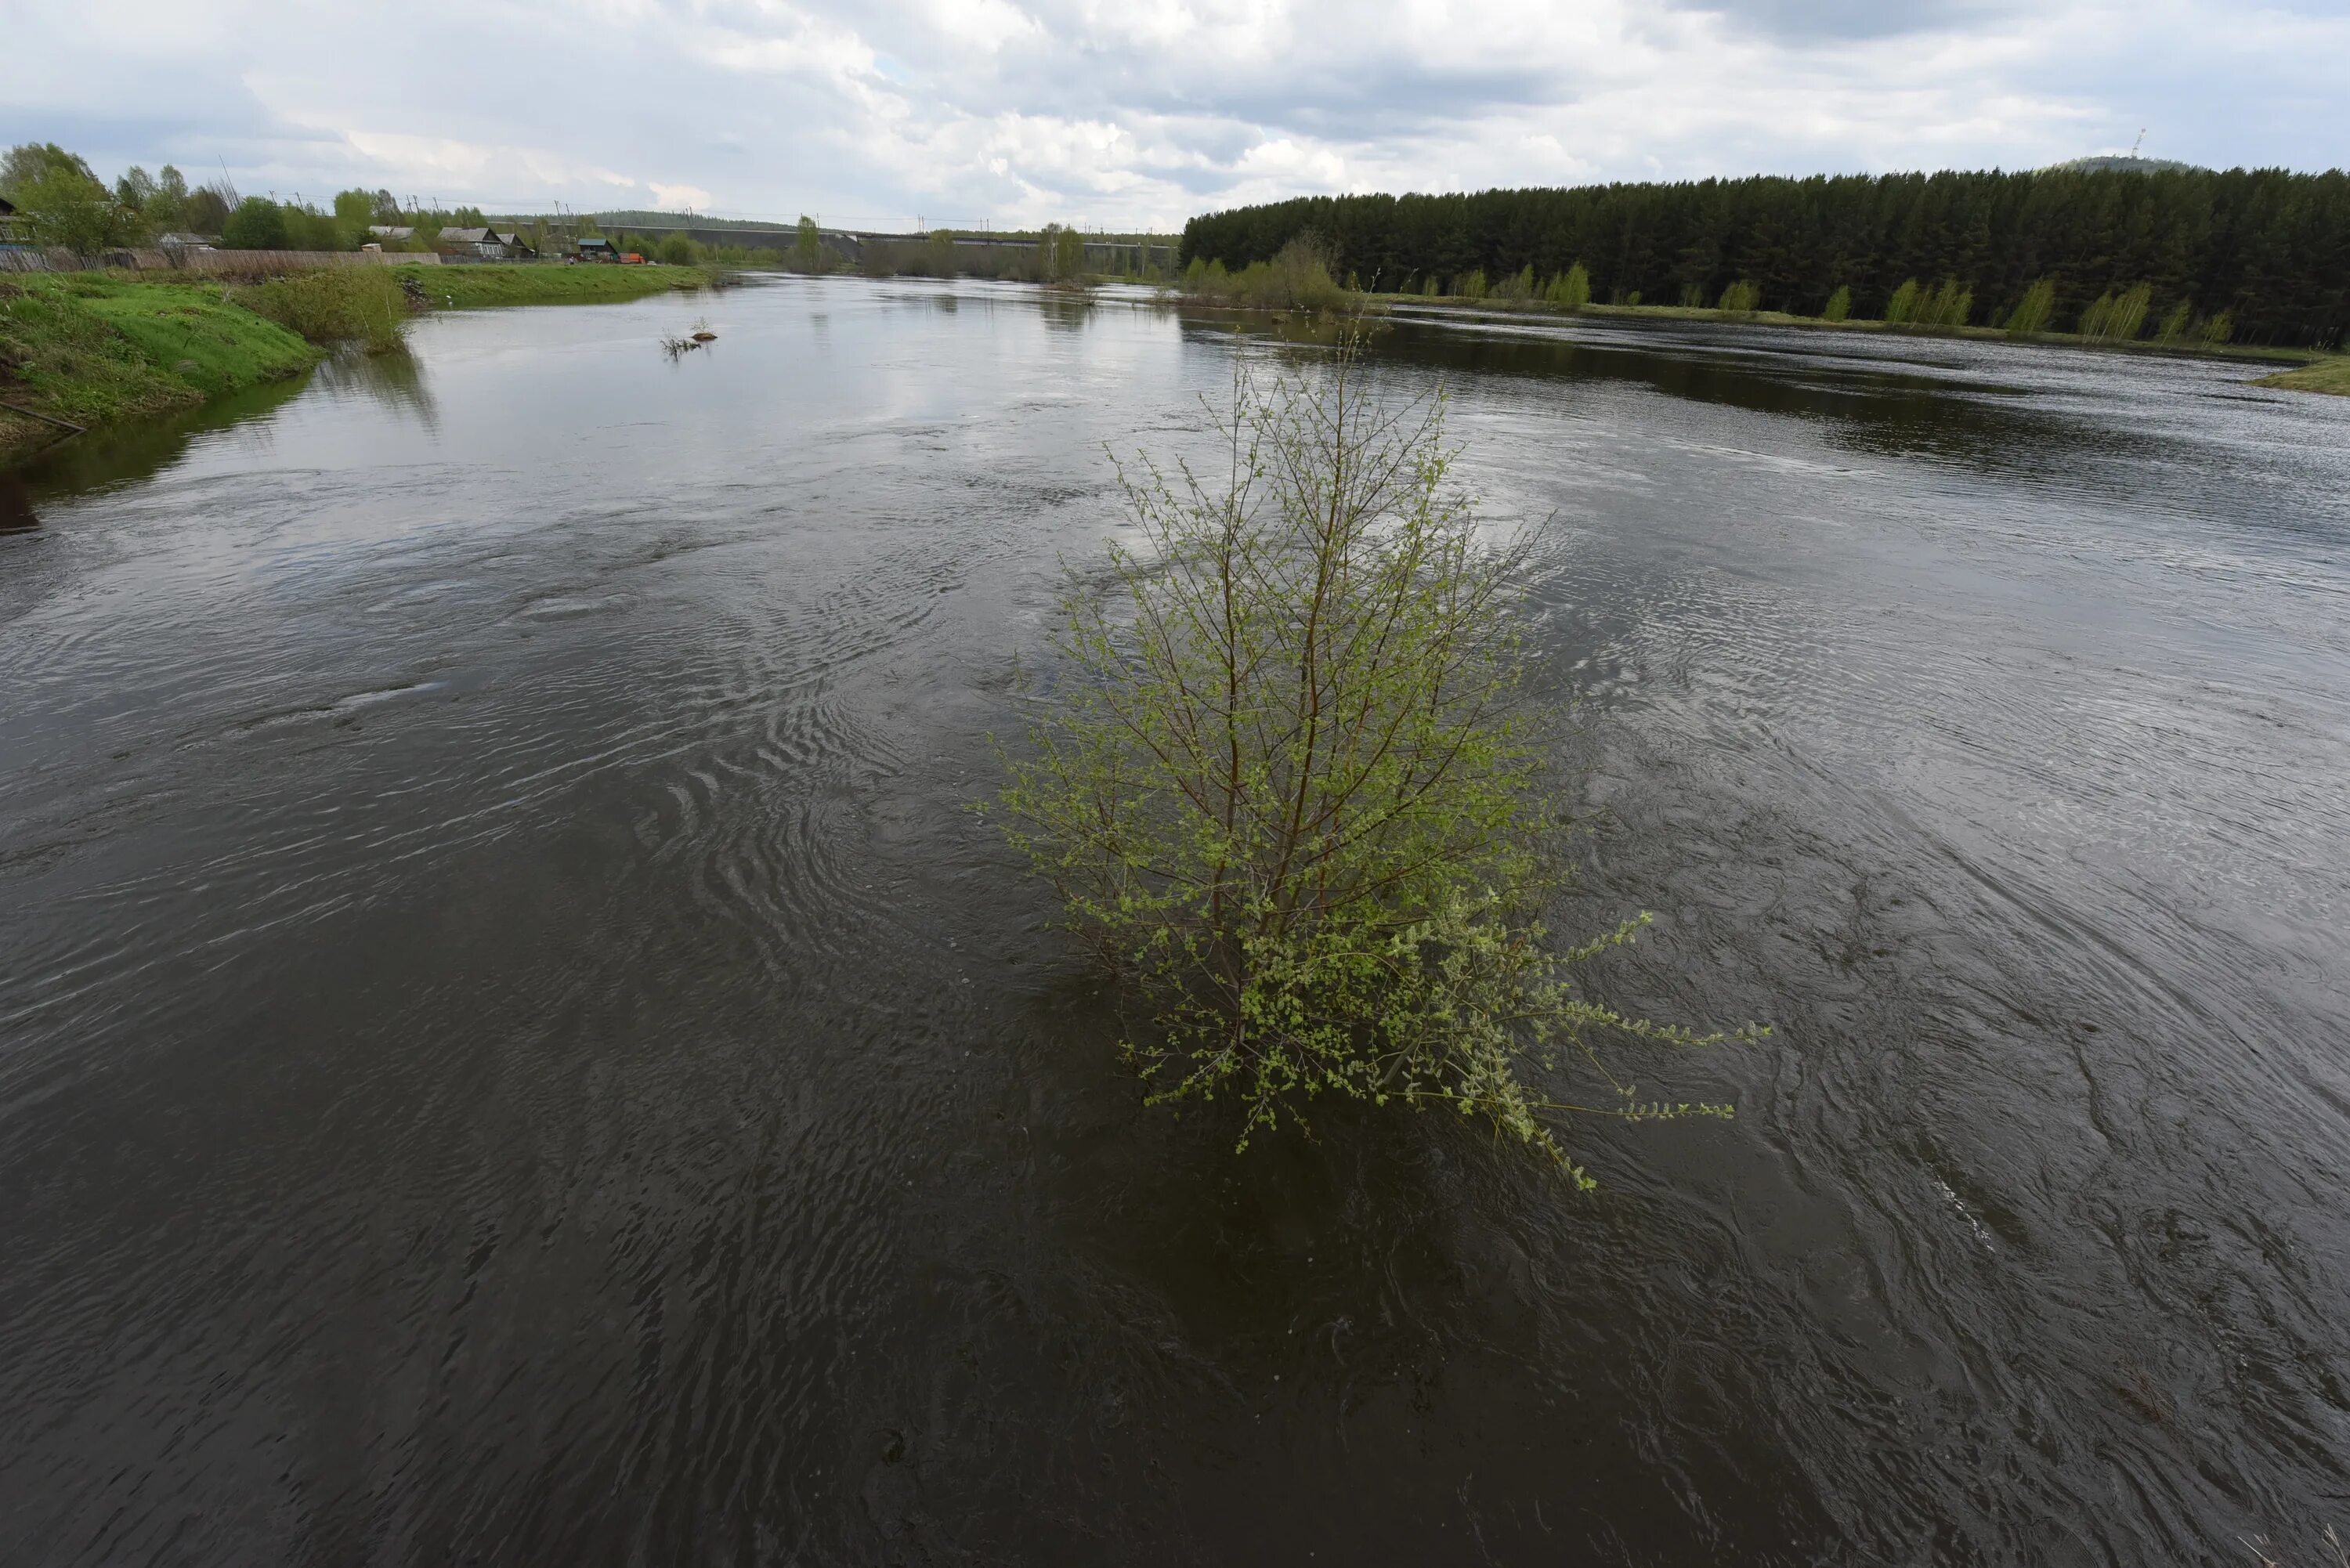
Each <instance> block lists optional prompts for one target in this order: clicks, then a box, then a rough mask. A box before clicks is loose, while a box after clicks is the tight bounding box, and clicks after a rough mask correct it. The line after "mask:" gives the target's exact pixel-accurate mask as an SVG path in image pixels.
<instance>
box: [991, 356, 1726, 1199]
mask: <svg viewBox="0 0 2350 1568" xmlns="http://www.w3.org/2000/svg"><path fill="white" fill-rule="evenodd" d="M1442 416H1443V404H1442V400H1441V397H1438V398H1436V399H1434V400H1428V401H1422V402H1418V403H1413V404H1409V405H1405V406H1403V407H1400V408H1399V407H1396V406H1394V405H1392V404H1385V403H1382V402H1380V401H1379V400H1376V399H1374V398H1373V397H1372V396H1371V395H1370V394H1369V390H1368V389H1367V387H1366V386H1365V384H1364V376H1363V373H1362V369H1361V362H1360V359H1359V349H1358V346H1357V345H1354V344H1349V345H1347V347H1345V348H1342V349H1341V351H1340V352H1339V353H1338V354H1337V356H1336V358H1335V359H1334V360H1333V361H1332V362H1331V363H1329V364H1328V366H1327V367H1326V369H1324V370H1323V372H1322V373H1321V374H1319V375H1318V376H1312V377H1309V378H1307V379H1303V380H1289V379H1284V380H1277V381H1275V382H1274V383H1273V384H1272V385H1271V386H1270V388H1268V389H1260V388H1259V387H1258V385H1257V384H1256V383H1255V382H1254V381H1253V380H1252V379H1250V378H1249V377H1247V376H1246V375H1245V374H1243V375H1242V376H1241V377H1240V379H1238V380H1237V382H1236V385H1235V389H1234V400H1233V407H1232V411H1231V413H1230V415H1229V417H1226V418H1222V419H1221V420H1220V421H1219V424H1220V429H1221V431H1222V435H1223V437H1224V438H1225V442H1226V452H1227V458H1228V462H1229V472H1228V473H1227V474H1225V475H1224V476H1223V478H1222V483H1218V484H1215V485H1212V486H1211V485H1210V484H1209V483H1204V482H1202V481H1201V479H1200V478H1199V477H1198V476H1197V475H1196V474H1194V473H1193V472H1192V471H1191V470H1190V469H1189V468H1188V467H1182V468H1179V469H1178V470H1177V472H1176V473H1175V474H1173V475H1170V474H1168V473H1166V472H1162V471H1160V470H1159V469H1158V468H1157V467H1155V466H1152V465H1150V464H1149V463H1148V462H1145V463H1144V464H1143V465H1142V466H1141V467H1140V468H1139V469H1138V470H1132V471H1127V472H1122V473H1121V479H1122V481H1123V483H1125V488H1126V494H1127V499H1128V505H1129V509H1130V513H1131V519H1132V522H1133V523H1134V524H1135V525H1136V527H1137V529H1138V531H1139V544H1138V545H1137V546H1136V547H1135V548H1133V549H1128V548H1127V547H1124V546H1119V545H1113V546H1112V547H1111V550H1110V554H1109V559H1108V563H1107V568H1108V569H1107V578H1106V579H1101V578H1097V584H1096V586H1087V584H1086V583H1085V582H1084V581H1083V580H1082V579H1073V584H1072V587H1071V588H1070V590H1069V591H1068V593H1067V595H1066V597H1065V599H1064V602H1063V606H1062V612H1063V613H1062V618H1061V620H1060V624H1059V628H1058V630H1057V633H1056V634H1055V639H1054V640H1055V649H1056V651H1057V652H1058V653H1059V654H1060V655H1061V657H1062V659H1064V660H1065V661H1066V665H1065V671H1066V673H1065V678H1064V679H1062V680H1058V681H1056V683H1055V684H1056V687H1057V688H1058V691H1059V697H1058V701H1056V702H1055V705H1054V706H1053V708H1052V710H1051V711H1049V712H1048V713H1047V714H1046V716H1045V717H1044V718H1043V719H1042V720H1041V721H1040V722H1037V723H1036V724H1035V726H1034V727H1033V729H1032V731H1031V734H1030V745H1029V749H1028V753H1027V754H1026V756H1025V757H1024V758H1023V759H1021V760H1018V761H1015V762H1013V763H1010V764H1009V774H1010V777H1009V781H1008V783H1007V784H1006V786H1005V788H1004V790H1003V795H1002V797H1001V801H1000V803H999V805H1000V810H1001V814H1002V818H1003V823H1004V826H1005V828H1006V830H1007V832H1008V835H1009V836H1010V838H1011V840H1012V842H1013V844H1014V846H1017V847H1018V848H1020V849H1021V850H1023V851H1024V852H1025V853H1026V854H1027V855H1028V856H1029V857H1031V858H1032V860H1033V862H1034V864H1035V867H1036V868H1037V869H1038V870H1039V871H1040V872H1041V873H1042V874H1043V875H1044V876H1045V877H1048V878H1050V879H1051V881H1052V882H1053V884H1054V885H1055V888H1057V889H1058V891H1059V892H1060V894H1061V896H1062V898H1064V900H1065V901H1066V909H1067V915H1068V919H1069V923H1070V924H1071V926H1072V927H1073V928H1074V929H1076V930H1077V931H1079V932H1080V933H1082V934H1083V935H1084V936H1085V937H1086V938H1087V939H1088V940H1090V941H1091V943H1092V944H1093V945H1094V946H1095V947H1096V948H1097V950H1098V951H1099V953H1100V954H1101V955H1102V957H1103V958H1104V959H1106V960H1107V961H1108V962H1109V963H1110V964H1111V965H1113V966H1114V967H1115V969H1116V970H1117V971H1118V972H1119V973H1120V974H1121V975H1122V976H1123V977H1124V978H1125V980H1126V981H1128V984H1129V985H1130V986H1131V988H1132V994H1134V995H1136V996H1138V997H1139V998H1140V999H1141V1000H1142V1001H1144V1002H1146V1003H1147V1018H1148V1022H1147V1025H1146V1026H1145V1027H1144V1028H1142V1029H1140V1030H1139V1031H1137V1032H1135V1033H1133V1035H1132V1036H1131V1037H1130V1038H1129V1039H1128V1041H1127V1042H1125V1043H1124V1049H1125V1051H1126V1052H1127V1054H1128V1058H1129V1060H1130V1061H1131V1062H1132V1063H1133V1064H1135V1065H1136V1066H1137V1067H1138V1068H1139V1071H1140V1073H1141V1074H1142V1075H1143V1077H1144V1079H1145V1081H1146V1082H1147V1083H1148V1084H1149V1085H1150V1086H1151V1095H1150V1098H1151V1100H1152V1101H1153V1102H1154V1103H1159V1102H1178V1101H1183V1100H1187V1099H1193V1098H1197V1099H1201V1100H1212V1099H1215V1098H1217V1097H1219V1096H1229V1097H1233V1098H1237V1099H1238V1100H1240V1102H1241V1104H1242V1106H1243V1111H1244V1116H1243V1127H1242V1131H1241V1143H1242V1145H1243V1147H1245V1146H1246V1144H1247V1141H1248V1138H1249V1137H1250V1136H1251V1135H1252V1134H1253V1133H1254V1132H1256V1131H1257V1130H1259V1129H1271V1128H1273V1127H1277V1126H1279V1125H1280V1124H1281V1122H1282V1121H1283V1119H1284V1116H1286V1117H1288V1118H1290V1119H1292V1120H1295V1119H1296V1117H1297V1116H1298V1115H1299V1114H1300V1112H1301V1110H1302V1108H1303V1105H1304V1102H1305V1101H1307V1100H1310V1099H1312V1098H1313V1097H1315V1096H1318V1095H1325V1094H1344V1095H1349V1096H1359V1097H1362V1098H1367V1099H1369V1100H1373V1101H1376V1102H1378V1103H1380V1104H1388V1103H1391V1102H1392V1103H1399V1104H1402V1105H1406V1106H1451V1107H1452V1108H1454V1109H1456V1110H1458V1111H1460V1112H1461V1113H1462V1114H1463V1115H1481V1116H1485V1117H1487V1118H1489V1119H1490V1120H1491V1121H1492V1124H1493V1125H1494V1127H1496V1128H1498V1129H1503V1130H1506V1131H1507V1132H1509V1133H1510V1134H1512V1135H1513V1136H1514V1137H1517V1138H1519V1139H1521V1140H1523V1142H1525V1143H1527V1144H1530V1145H1533V1146H1534V1147H1537V1148H1539V1149H1541V1150H1542V1151H1543V1152H1544V1153H1545V1154H1546V1155H1548V1156H1549V1157H1551V1158H1555V1160H1556V1161H1557V1162H1558V1164H1559V1166H1560V1167H1561V1168H1563V1169H1565V1170H1566V1171H1567V1172H1568V1173H1570V1174H1571V1175H1572V1176H1573V1177H1574V1179H1575V1180H1576V1181H1577V1183H1578V1184H1581V1185H1585V1186H1588V1185H1589V1180H1588V1179H1587V1178H1586V1176H1585V1174H1584V1172H1583V1170H1582V1169H1581V1168H1580V1167H1578V1166H1576V1165H1575V1164H1574V1163H1573V1162H1572V1161H1571V1160H1570V1159H1569V1158H1568V1157H1567V1154H1566V1152H1565V1149H1564V1148H1563V1147H1561V1145H1560V1144H1559V1142H1558V1141H1557V1137H1556V1136H1555V1134H1556V1123H1557V1120H1558V1118H1560V1117H1561V1116H1568V1115H1572V1114H1574V1113H1576V1112H1580V1111H1592V1112H1595V1113H1596V1114H1602V1115H1608V1116H1627V1117H1633V1118H1638V1119H1650V1118H1662V1117H1670V1116H1690V1115H1707V1116H1728V1115H1729V1114H1730V1112H1729V1108H1728V1107H1727V1106H1712V1105H1664V1104H1648V1103H1642V1102H1641V1101H1639V1100H1638V1099H1637V1098H1636V1097H1635V1095H1634V1091H1633V1088H1632V1087H1631V1086H1630V1085H1627V1084H1626V1083H1624V1082H1622V1081H1621V1080H1620V1078H1618V1077H1617V1075H1615V1074H1613V1073H1612V1072H1611V1071H1610V1070H1609V1068H1608V1066H1607V1064H1606V1063H1605V1062H1604V1061H1603V1059H1602V1056H1601V1054H1600V1050H1599V1045H1600V1043H1601V1040H1602V1038H1603V1037H1604V1036H1605V1035H1607V1033H1615V1034H1617V1035H1630V1036H1634V1037H1637V1038H1638V1039H1641V1040H1645V1041H1649V1042H1654V1043H1659V1044H1673V1045H1694V1044H1711V1043H1712V1042H1714V1041H1717V1040H1720V1039H1722V1038H1725V1036H1721V1035H1700V1034H1694V1033H1690V1032H1689V1031H1686V1030H1682V1029H1679V1028H1674V1027H1670V1026H1668V1025H1663V1024H1659V1023H1650V1022H1648V1021H1647V1020H1645V1019H1638V1018H1631V1017H1627V1016H1624V1015H1622V1014H1620V1013H1618V1012H1614V1011H1612V1010H1610V1009H1608V1008H1607V1007H1605V1006H1602V1005H1600V1004H1599V1003H1598V1002H1594V1001H1592V1000H1590V999H1588V998H1586V997H1585V996H1583V995H1582V994H1580V993H1579V992H1577V991H1576V990H1575V988H1574V987H1573V986H1572V984H1571V983H1570V981H1569V980H1568V978H1567V977H1568V973H1569V971H1570V970H1571V969H1572V967H1573V966H1574V965H1575V963H1576V962H1578V961H1582V960H1586V959H1589V958H1591V957H1593V956H1595V955H1596V954H1598V953H1599V952H1601V951H1603V950H1607V949H1609V948H1613V947H1617V946H1620V945H1622V944H1624V943H1627V942H1629V941H1631V940H1632V939H1633V936H1634V934H1635V932H1636V931H1637V930H1638V929H1639V927H1640V926H1641V925H1643V924H1645V923H1646V920H1647V917H1646V916H1645V915H1643V916H1640V917H1638V918H1637V919H1631V920H1627V921H1625V922H1624V923H1623V924H1622V925H1620V926H1617V928H1616V929H1613V930H1611V931H1607V932H1605V933H1602V934H1600V935H1598V936H1597V937H1596V938H1594V939H1592V940H1588V941H1585V942H1583V943H1581V944H1579V945H1575V946H1569V947H1566V948H1564V949H1562V948H1560V947H1557V946H1555V945H1554V944H1553V943H1552V942H1551V940H1549V939H1548V937H1547V935H1546V933H1545V932H1544V928H1543V926H1542V924H1541V923H1540V921H1539V919H1538V918H1537V910H1538V909H1539V906H1540V904H1541V903H1542V901H1543V898H1544V894H1545V893H1546V892H1548V891H1550V890H1552V889H1553V888H1555V884H1556V881H1557V868H1558V867H1562V866H1564V865H1565V860H1564V858H1563V857H1561V856H1560V855H1559V854H1558V853H1557V852H1558V850H1559V848H1560V845H1559V842H1558V837H1559V835H1560V833H1561V832H1562V831H1563V829H1561V828H1560V827H1559V826H1557V825H1558V824H1559V823H1561V822H1562V821H1563V820H1564V819H1563V817H1562V815H1561V814H1560V812H1559V811H1558V810H1557V809H1556V807H1555V804H1554V803H1552V802H1550V801H1548V800H1547V799H1546V798H1545V796H1544V790H1543V787H1542V774H1543V767H1542V756H1543V748H1542V746H1541V744H1540V742H1541V740H1542V738H1543V735H1544V729H1545V717H1546V716H1545V714H1544V711H1543V710H1542V708H1541V706H1540V705H1539V704H1537V703H1534V702H1533V701H1530V699H1529V695H1528V692H1527V689H1526V680H1525V667H1524V660H1523V653H1522V648H1523V635H1524V634H1523V623H1522V620H1521V616H1520V610H1519V606H1518V596H1517V593H1516V590H1515V587H1514V584H1515V582H1516V581H1517V577H1518V571H1519V567H1520V566H1521V564H1522V559H1523V555H1522V552H1523V545H1521V546H1519V547H1517V548H1514V549H1501V548H1495V547H1492V546H1491V545H1487V544H1486V543H1484V534H1483V531H1482V528H1481V525H1480V524H1479V522H1478V519H1477V518H1476V516H1475V514H1474V513H1473V510H1472V508H1471V505H1470V504H1469V502H1468V501H1467V500H1466V498H1465V497H1463V496H1462V494H1461V492H1460V490H1459V488H1458V487H1457V486H1456V485H1455V484H1454V483H1452V481H1451V464H1452V453H1451V452H1450V451H1449V450H1448V449H1447V448H1446V446H1445V444H1444V436H1443V417H1442ZM1105 580H1106V582H1107V589H1106V590H1105V589H1104V588H1103V587H1100V586H1098V584H1099V583H1100V582H1102V581H1105ZM1569 1064H1578V1065H1581V1066H1584V1067H1586V1068H1587V1069H1589V1070H1590V1071H1591V1072H1592V1073H1593V1074H1595V1075H1596V1079H1597V1081H1598V1082H1599V1083H1600V1084H1602V1085H1606V1088H1605V1090H1603V1092H1602V1094H1600V1095H1598V1096H1592V1097H1593V1098H1596V1099H1597V1100H1599V1101H1601V1102H1602V1103H1601V1104H1598V1105H1596V1106H1586V1105H1583V1104H1580V1103H1574V1102H1571V1101H1568V1100H1563V1099H1561V1098H1558V1097H1556V1096H1555V1095H1554V1093H1553V1092H1552V1090H1551V1089H1550V1087H1549V1086H1548V1085H1549V1082H1550V1075H1553V1074H1555V1073H1556V1072H1557V1071H1559V1070H1560V1069H1561V1068H1562V1067H1564V1066H1566V1065H1569ZM1537 1072H1538V1073H1540V1074H1541V1075H1544V1076H1543V1077H1542V1078H1540V1079H1535V1078H1534V1076H1533V1075H1534V1074H1535V1073H1537Z"/></svg>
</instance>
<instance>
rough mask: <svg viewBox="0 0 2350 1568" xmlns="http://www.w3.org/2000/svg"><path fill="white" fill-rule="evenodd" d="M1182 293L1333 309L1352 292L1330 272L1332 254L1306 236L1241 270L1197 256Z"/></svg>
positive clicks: (1266, 306)
mask: <svg viewBox="0 0 2350 1568" xmlns="http://www.w3.org/2000/svg"><path fill="white" fill-rule="evenodd" d="M1183 292H1184V294H1185V295H1187V296H1190V297H1191V298H1193V299H1198V300H1201V301H1204V302H1206V303H1208V304H1211V305H1231V306H1243V307H1246V308H1249V309H1256V310H1330V309H1335V308H1336V307H1337V306H1341V305H1343V304H1345V303H1346V300H1347V291H1346V290H1345V289H1343V288H1340V287H1339V286H1338V285H1337V283H1336V281H1335V280H1334V279H1332V277H1331V276H1330V256H1329V252H1328V251H1327V250H1326V248H1325V247H1324V246H1323V245H1322V244H1321V243H1320V242H1319V241H1317V240H1315V238H1314V237H1313V236H1311V235H1306V234H1301V235H1299V236H1298V237H1297V238H1295V239H1294V240H1292V241H1290V242H1289V243H1288V244H1285V245H1284V246H1282V247H1281V253H1280V254H1278V255H1275V256H1274V258H1273V259H1272V260H1271V261H1269V262H1255V263H1252V264H1251V265H1248V266H1245V267H1243V268H1242V269H1241V270H1240V271H1238V272H1227V271H1226V270H1225V269H1224V265H1223V264H1222V262H1207V263H1202V262H1201V261H1200V260H1199V258H1197V257H1193V258H1192V261H1191V265H1190V266H1189V267H1187V268H1185V269H1184V272H1183Z"/></svg>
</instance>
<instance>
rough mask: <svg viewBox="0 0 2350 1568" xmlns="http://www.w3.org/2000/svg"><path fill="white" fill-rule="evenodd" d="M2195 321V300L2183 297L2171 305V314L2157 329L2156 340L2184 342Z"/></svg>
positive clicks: (2160, 341)
mask: <svg viewBox="0 0 2350 1568" xmlns="http://www.w3.org/2000/svg"><path fill="white" fill-rule="evenodd" d="M2194 321H2195V302H2194V301H2193V300H2191V299H2182V300H2180V301H2179V302H2178V304H2177V305H2174V306H2171V307H2170V314H2169V315H2168V316H2166V317H2163V318H2162V325H2161V326H2160V327H2157V328H2156V329H2155V334H2154V336H2155V340H2156V341H2157V342H2158V343H2184V342H2186V341H2187V337H2188V330H2189V327H2192V326H2193V325H2194Z"/></svg>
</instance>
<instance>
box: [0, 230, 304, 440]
mask: <svg viewBox="0 0 2350 1568" xmlns="http://www.w3.org/2000/svg"><path fill="white" fill-rule="evenodd" d="M233 292H234V291H233V290H232V289H229V288H226V287H224V286H222V285H219V284H198V283H185V282H178V283H149V282H145V281H141V280H137V279H130V278H116V277H108V276H102V275H91V274H80V273H73V274H29V275H20V276H17V277H12V278H8V279H5V280H0V404H8V405H13V407H8V408H0V460H5V459H6V458H8V457H12V456H15V455H17V454H18V453H21V452H26V451H30V450H32V449H33V448H36V447H39V446H44V445H47V443H48V442H49V441H51V440H53V439H54V438H56V437H57V435H58V434H60V433H61V432H60V431H59V428H58V427H57V425H55V424H53V423H50V422H48V421H57V420H63V421H70V422H71V423H73V424H77V425H83V426H91V425H102V424H112V423H115V422H117V421H122V420H129V419H140V418H152V417H154V416H156V415H160V414H164V413H169V412H172V410H179V409H185V408H191V407H193V406H194V405H195V404H198V403H201V402H203V400H205V399H207V398H212V397H217V396H219V395H220V394H221V393H223V392H232V391H235V390H238V389H242V388H245V387H253V386H258V385H260V384H261V383H263V382H265V381H272V380H277V379H282V378H284V377H287V376H292V375H296V374H298V373H300V372H301V371H302V370H304V369H307V368H308V367H309V366H310V365H311V364H312V363H313V362H315V361H316V360H317V358H318V353H319V351H318V349H317V348H315V347H314V346H312V345H311V344H309V343H307V342H305V341H303V339H302V337H300V336H299V335H298V334H296V333H295V332H292V331H289V330H288V329H287V328H286V327H281V326H279V325H278V324H277V323H276V322H274V321H270V320H267V319H265V318H264V317H260V316H257V315H255V313H254V312H252V311H250V310H247V309H244V307H243V306H238V305H235V304H234V303H230V301H229V296H230V295H231V294H232V293H233ZM29 415H38V416H44V417H41V418H35V417H29Z"/></svg>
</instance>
